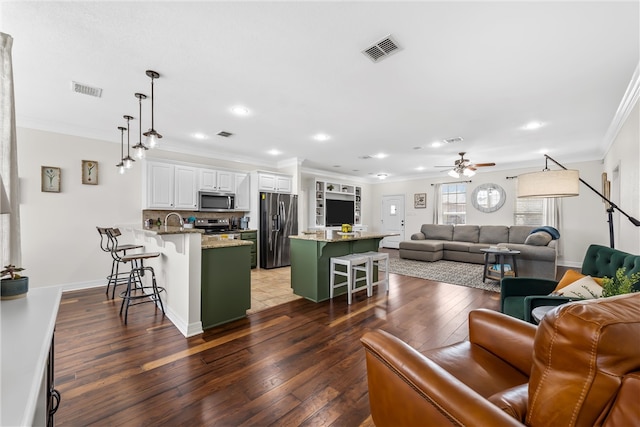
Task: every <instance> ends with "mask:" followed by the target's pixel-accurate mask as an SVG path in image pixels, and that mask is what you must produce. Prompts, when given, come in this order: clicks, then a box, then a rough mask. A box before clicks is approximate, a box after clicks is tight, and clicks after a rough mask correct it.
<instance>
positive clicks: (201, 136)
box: [191, 132, 209, 140]
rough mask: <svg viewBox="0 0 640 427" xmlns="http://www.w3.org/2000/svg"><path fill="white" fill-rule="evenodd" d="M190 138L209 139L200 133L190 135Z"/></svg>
mask: <svg viewBox="0 0 640 427" xmlns="http://www.w3.org/2000/svg"><path fill="white" fill-rule="evenodd" d="M191 136H192V137H194V138H195V139H200V140H204V139H209V137H208V136H207V135H205V134H204V133H202V132H195V133H192V134H191Z"/></svg>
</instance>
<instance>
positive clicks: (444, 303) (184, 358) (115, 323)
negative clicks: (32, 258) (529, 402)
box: [55, 274, 499, 426]
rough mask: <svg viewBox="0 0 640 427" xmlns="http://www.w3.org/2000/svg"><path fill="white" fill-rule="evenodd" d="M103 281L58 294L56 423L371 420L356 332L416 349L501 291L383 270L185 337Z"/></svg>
mask: <svg viewBox="0 0 640 427" xmlns="http://www.w3.org/2000/svg"><path fill="white" fill-rule="evenodd" d="M119 304H120V302H119V301H118V300H117V299H116V300H115V301H112V300H110V299H108V298H107V297H106V296H105V294H104V289H103V288H95V289H90V290H83V291H76V292H69V293H65V294H63V297H62V303H61V306H60V311H59V314H58V320H57V324H56V347H55V350H56V365H55V368H56V388H57V389H58V390H59V391H60V392H61V393H62V402H61V404H60V408H59V410H58V413H57V414H56V424H57V425H59V426H65V425H71V426H80V425H82V426H86V425H118V426H120V425H127V426H139V425H154V426H156V425H169V426H179V425H188V426H198V425H207V426H213V425H215V426H242V425H246V426H267V425H278V426H298V425H304V426H325V425H333V426H358V425H370V424H371V420H370V412H369V401H368V395H367V380H366V367H365V360H364V350H363V349H362V347H361V345H360V341H359V339H360V337H361V336H362V335H363V334H364V333H365V332H366V331H368V330H372V329H376V328H382V329H384V330H386V331H389V332H391V333H393V334H395V335H397V336H398V337H400V338H401V339H403V340H405V341H406V342H408V343H409V344H410V345H412V346H414V347H415V348H417V349H418V350H420V349H427V348H432V347H437V346H442V345H447V344H450V343H453V342H456V341H459V340H462V339H465V338H466V337H467V315H468V313H469V311H471V310H473V309H475V308H478V307H486V308H490V309H495V310H497V309H498V308H499V295H498V294H496V293H492V292H488V291H482V290H478V289H471V288H466V287H462V286H455V285H449V284H445V283H438V282H432V281H427V280H422V279H416V278H411V277H407V276H400V275H394V274H392V275H391V285H390V292H389V295H388V296H386V295H380V294H379V292H378V289H376V290H375V293H374V296H373V297H372V298H366V293H362V292H361V293H359V294H357V297H356V298H355V301H354V303H353V304H352V305H351V306H349V305H347V303H346V296H344V295H343V296H340V297H337V298H336V299H334V300H333V301H326V302H322V303H318V304H316V303H313V302H310V301H307V300H304V299H300V300H296V301H292V302H289V303H286V304H282V305H279V306H276V307H272V308H268V309H266V310H264V311H260V312H257V313H254V314H251V315H249V316H248V317H247V318H245V319H242V320H239V321H235V322H233V323H229V324H227V325H224V326H222V327H218V328H214V329H211V330H208V331H206V332H205V333H204V334H203V335H199V336H196V337H193V338H189V339H185V338H184V337H183V336H182V335H181V334H180V332H179V331H178V330H177V329H176V328H175V327H174V326H173V324H172V323H171V322H170V321H169V320H168V319H166V318H165V319H163V318H162V317H161V314H159V312H158V313H156V312H155V310H154V307H153V305H151V304H143V305H141V306H136V307H132V308H131V310H130V312H129V319H128V325H126V326H125V325H124V324H123V322H122V320H121V318H120V316H119V315H118V311H119V308H120V306H119Z"/></svg>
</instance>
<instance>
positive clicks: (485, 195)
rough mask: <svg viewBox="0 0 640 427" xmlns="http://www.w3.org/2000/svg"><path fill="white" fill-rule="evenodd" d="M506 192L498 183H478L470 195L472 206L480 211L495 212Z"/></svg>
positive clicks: (502, 203) (503, 199) (500, 205)
mask: <svg viewBox="0 0 640 427" xmlns="http://www.w3.org/2000/svg"><path fill="white" fill-rule="evenodd" d="M505 199H506V193H505V192H504V188H502V187H500V186H499V185H498V184H480V185H478V186H477V187H476V188H475V190H473V194H472V195H471V203H472V204H473V207H474V208H476V209H478V210H479V211H480V212H487V213H491V212H495V211H497V210H498V209H500V208H501V207H502V205H504V201H505Z"/></svg>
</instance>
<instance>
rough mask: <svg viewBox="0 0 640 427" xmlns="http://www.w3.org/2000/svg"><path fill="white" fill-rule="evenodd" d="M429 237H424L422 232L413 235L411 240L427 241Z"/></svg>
mask: <svg viewBox="0 0 640 427" xmlns="http://www.w3.org/2000/svg"><path fill="white" fill-rule="evenodd" d="M426 239H427V236H425V235H424V233H422V232H417V233H413V234H412V235H411V240H426Z"/></svg>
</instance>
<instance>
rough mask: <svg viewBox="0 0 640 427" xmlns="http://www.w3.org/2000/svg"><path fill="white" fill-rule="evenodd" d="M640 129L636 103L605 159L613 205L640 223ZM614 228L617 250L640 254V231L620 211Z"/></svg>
mask: <svg viewBox="0 0 640 427" xmlns="http://www.w3.org/2000/svg"><path fill="white" fill-rule="evenodd" d="M639 129H640V105H639V103H638V102H636V105H635V107H634V108H633V110H632V112H631V113H630V115H629V117H628V118H627V120H626V121H625V123H624V125H623V126H622V128H621V129H620V132H619V133H618V135H617V136H616V139H615V140H614V142H613V144H612V145H611V147H610V148H609V151H608V152H607V155H606V156H605V159H604V171H605V172H606V173H607V178H608V179H609V180H610V181H611V201H612V202H614V203H615V204H616V205H618V206H619V207H620V209H622V210H623V211H625V212H626V213H627V214H628V215H630V216H632V217H634V218H636V219H639V220H640V172H639V170H638V169H639V168H640V131H639ZM596 188H598V187H596ZM614 225H615V245H616V248H617V249H620V250H623V251H625V252H629V253H632V254H640V227H636V226H634V225H633V224H632V223H631V222H630V221H629V220H628V219H627V218H626V217H625V216H623V215H622V214H620V213H619V212H618V211H616V212H615V214H614Z"/></svg>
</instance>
